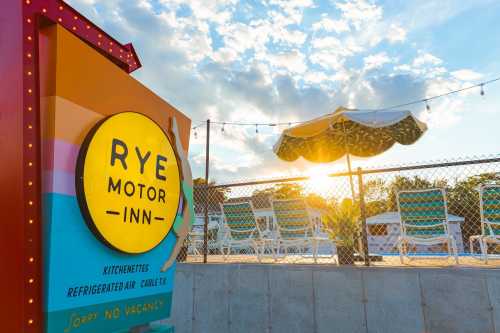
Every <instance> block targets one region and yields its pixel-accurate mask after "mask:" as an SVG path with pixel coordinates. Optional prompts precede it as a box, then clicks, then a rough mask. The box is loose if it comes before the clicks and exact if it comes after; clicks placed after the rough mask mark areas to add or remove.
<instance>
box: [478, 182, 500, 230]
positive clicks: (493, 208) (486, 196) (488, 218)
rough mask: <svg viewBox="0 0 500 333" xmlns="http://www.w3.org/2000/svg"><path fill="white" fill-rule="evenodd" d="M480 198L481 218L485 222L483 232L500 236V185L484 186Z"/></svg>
mask: <svg viewBox="0 0 500 333" xmlns="http://www.w3.org/2000/svg"><path fill="white" fill-rule="evenodd" d="M481 199H482V201H483V218H484V222H485V223H486V225H485V228H484V232H485V234H486V235H488V236H500V187H499V186H485V187H484V188H483V193H482V196H481Z"/></svg>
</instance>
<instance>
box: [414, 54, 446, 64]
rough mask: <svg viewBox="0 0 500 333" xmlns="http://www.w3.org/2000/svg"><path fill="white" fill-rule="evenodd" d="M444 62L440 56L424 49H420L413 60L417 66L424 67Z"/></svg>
mask: <svg viewBox="0 0 500 333" xmlns="http://www.w3.org/2000/svg"><path fill="white" fill-rule="evenodd" d="M442 63H443V60H441V59H440V58H438V57H436V56H435V55H433V54H431V53H428V52H423V51H418V56H417V57H416V58H415V59H414V60H413V66H415V67H422V66H424V65H441V64H442Z"/></svg>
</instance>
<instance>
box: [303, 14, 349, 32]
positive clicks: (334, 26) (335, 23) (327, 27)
mask: <svg viewBox="0 0 500 333" xmlns="http://www.w3.org/2000/svg"><path fill="white" fill-rule="evenodd" d="M312 28H313V31H318V30H324V31H327V32H331V31H335V32H336V33H341V32H347V31H349V30H350V28H349V24H348V23H347V21H346V20H332V19H330V18H328V17H324V18H322V19H321V21H318V22H316V23H314V24H313V25H312Z"/></svg>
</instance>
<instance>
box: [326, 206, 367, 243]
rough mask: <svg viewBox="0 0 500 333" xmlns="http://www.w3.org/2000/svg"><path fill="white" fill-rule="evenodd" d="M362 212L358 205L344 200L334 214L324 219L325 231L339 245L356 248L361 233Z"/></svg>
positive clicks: (336, 207)
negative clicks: (360, 217)
mask: <svg viewBox="0 0 500 333" xmlns="http://www.w3.org/2000/svg"><path fill="white" fill-rule="evenodd" d="M359 216H360V210H359V205H358V203H355V202H353V201H352V200H351V199H344V200H343V201H342V202H341V203H340V204H338V205H336V206H335V208H334V210H333V212H332V213H329V214H327V215H326V216H325V217H324V219H323V225H324V227H325V228H324V229H325V230H326V231H327V232H328V234H329V236H330V238H332V239H334V240H335V241H336V242H337V243H338V244H341V245H343V246H348V247H354V245H355V242H356V238H357V235H358V233H359V230H360V228H359Z"/></svg>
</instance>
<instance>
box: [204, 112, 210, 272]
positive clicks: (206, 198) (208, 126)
mask: <svg viewBox="0 0 500 333" xmlns="http://www.w3.org/2000/svg"><path fill="white" fill-rule="evenodd" d="M205 149H206V154H205V223H204V224H203V263H204V264H206V263H207V255H208V208H209V201H210V198H209V195H210V193H209V184H208V176H209V171H210V119H207V145H206V148H205Z"/></svg>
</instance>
